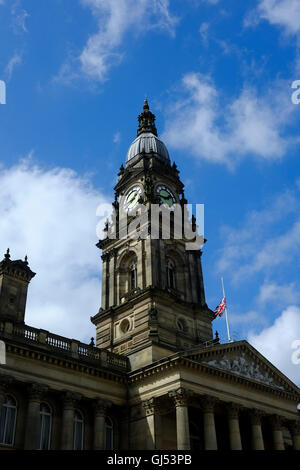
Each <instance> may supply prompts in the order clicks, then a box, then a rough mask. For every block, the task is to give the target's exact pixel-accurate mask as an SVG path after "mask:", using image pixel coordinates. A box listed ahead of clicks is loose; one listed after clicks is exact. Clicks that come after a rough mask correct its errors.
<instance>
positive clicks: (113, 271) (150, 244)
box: [91, 99, 213, 369]
mask: <svg viewBox="0 0 300 470" xmlns="http://www.w3.org/2000/svg"><path fill="white" fill-rule="evenodd" d="M138 120H139V125H138V130H137V138H136V139H135V140H134V141H133V142H132V144H131V145H130V147H129V150H128V153H127V158H126V166H125V168H124V166H123V165H122V166H121V168H120V172H119V174H118V183H117V185H116V186H115V201H114V203H113V206H114V208H115V209H116V211H117V214H118V216H117V218H116V220H115V226H114V230H115V235H116V236H115V238H113V237H108V236H106V237H104V239H103V240H100V241H99V243H98V244H97V246H98V247H99V248H100V249H101V250H102V260H103V270H102V306H101V308H100V310H99V312H98V313H97V314H96V315H95V316H94V317H93V318H92V319H91V320H92V322H93V323H94V324H95V325H96V328H97V340H96V343H97V346H98V347H100V348H107V349H109V350H111V351H113V352H116V353H119V354H124V355H127V356H128V357H129V360H130V362H131V367H132V368H133V369H136V368H139V367H142V366H144V365H146V364H150V363H152V362H154V361H156V360H158V359H161V358H163V357H165V356H170V355H171V354H172V353H175V352H176V351H182V350H187V349H191V348H192V347H194V346H197V345H200V344H201V343H203V342H205V341H209V340H211V339H212V327H211V321H212V318H213V313H212V312H211V310H209V308H208V307H207V305H206V302H205V294H204V285H203V276H202V268H201V254H202V253H201V251H200V249H199V250H191V251H189V250H187V249H186V243H185V240H184V238H183V237H182V238H178V237H174V217H173V218H172V208H173V207H174V206H176V205H178V207H179V206H180V207H182V209H183V208H184V205H185V204H186V203H187V200H186V199H185V197H184V189H183V188H184V185H183V183H182V182H181V181H180V178H179V171H178V169H177V166H176V164H175V163H173V165H171V161H170V157H169V153H168V150H167V148H166V146H165V145H164V143H163V142H162V141H161V140H160V139H159V138H158V137H157V130H156V127H155V116H154V115H153V114H152V113H151V111H150V109H149V106H148V102H147V99H145V103H144V108H143V111H142V113H141V114H140V115H139V116H138ZM141 204H143V207H147V208H148V209H149V211H150V210H151V209H150V208H151V207H153V206H151V205H153V204H156V205H157V204H160V205H161V206H163V207H164V210H169V211H170V220H171V236H170V237H168V238H166V237H164V236H161V232H162V230H161V226H160V230H159V234H160V236H158V237H155V238H154V239H153V237H152V236H151V227H150V226H151V218H150V222H148V223H147V224H146V225H147V227H146V236H143V237H142V236H140V237H136V238H133V237H130V236H128V237H122V236H121V228H120V227H121V221H120V217H122V216H119V214H122V211H123V213H124V214H126V216H127V218H126V220H128V221H129V222H130V221H132V220H133V219H134V216H132V215H131V214H132V213H134V209H135V207H137V206H139V205H141ZM136 213H137V212H136ZM173 214H174V211H173ZM172 221H173V231H172ZM192 224H193V226H195V221H194V220H193V222H192ZM144 229H145V227H144ZM108 230H109V226H108V224H107V226H106V229H105V231H106V233H105V235H107V232H108ZM172 234H173V236H172Z"/></svg>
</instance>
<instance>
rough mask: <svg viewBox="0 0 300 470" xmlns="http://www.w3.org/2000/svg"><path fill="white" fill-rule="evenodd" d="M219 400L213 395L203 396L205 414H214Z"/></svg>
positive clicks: (201, 401)
mask: <svg viewBox="0 0 300 470" xmlns="http://www.w3.org/2000/svg"><path fill="white" fill-rule="evenodd" d="M218 401H219V399H218V398H216V397H212V396H211V395H203V396H202V397H201V399H200V403H201V408H202V411H203V412H204V413H212V412H213V411H214V409H215V406H216V403H218Z"/></svg>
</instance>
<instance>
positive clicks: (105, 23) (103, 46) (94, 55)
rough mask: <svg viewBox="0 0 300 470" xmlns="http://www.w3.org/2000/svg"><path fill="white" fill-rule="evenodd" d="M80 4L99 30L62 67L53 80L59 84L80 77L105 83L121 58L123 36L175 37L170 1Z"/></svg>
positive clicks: (99, 0) (90, 0)
mask: <svg viewBox="0 0 300 470" xmlns="http://www.w3.org/2000/svg"><path fill="white" fill-rule="evenodd" d="M81 3H82V4H83V5H84V6H86V7H88V8H90V10H91V12H92V14H93V16H94V18H95V19H96V21H97V25H98V31H97V32H96V33H95V34H91V35H90V37H89V38H88V41H87V43H86V45H85V46H84V48H83V50H82V52H81V53H80V55H79V56H78V57H75V58H74V60H71V61H68V62H67V63H65V64H64V65H63V66H62V68H61V70H60V72H59V74H58V76H57V77H56V79H57V80H60V81H65V82H70V81H73V80H74V79H76V78H82V77H84V78H88V79H90V80H94V81H98V82H103V81H105V80H106V79H107V78H108V72H109V70H110V69H111V68H112V67H113V66H114V65H116V64H118V63H120V61H121V60H122V58H123V55H124V49H125V48H124V41H125V36H126V34H129V33H133V34H135V35H140V34H141V33H145V31H150V30H153V29H161V30H165V31H167V33H168V34H170V35H171V36H174V34H175V25H176V23H177V19H176V18H175V17H174V16H172V14H171V12H170V7H169V0H153V1H151V2H149V1H148V0H118V2H116V1H115V0H81Z"/></svg>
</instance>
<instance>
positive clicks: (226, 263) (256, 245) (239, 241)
mask: <svg viewBox="0 0 300 470" xmlns="http://www.w3.org/2000/svg"><path fill="white" fill-rule="evenodd" d="M299 213H300V198H299V194H298V193H297V192H294V191H286V192H284V193H283V194H280V195H278V196H276V197H274V198H273V201H269V204H268V207H267V208H266V209H262V210H261V211H252V212H250V213H248V214H247V215H246V217H245V221H244V222H243V224H242V225H241V226H240V227H239V228H232V227H223V228H222V231H221V234H222V239H223V248H222V249H221V251H220V253H219V256H218V262H217V270H218V271H219V272H228V271H230V273H231V279H232V280H233V282H235V283H241V282H244V281H245V280H247V279H249V278H250V277H252V276H253V275H254V274H257V273H261V274H264V275H266V274H269V273H270V272H271V273H272V270H274V268H276V267H278V266H281V268H282V267H283V266H286V265H288V264H289V263H292V262H293V260H294V259H299V256H300V218H299ZM288 217H289V219H288V220H287V218H288ZM283 226H285V227H286V228H285V230H283V229H282V227H283ZM275 254H276V255H275Z"/></svg>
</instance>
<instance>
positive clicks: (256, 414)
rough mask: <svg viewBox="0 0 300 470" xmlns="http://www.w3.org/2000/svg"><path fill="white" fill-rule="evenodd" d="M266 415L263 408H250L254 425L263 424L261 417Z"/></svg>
mask: <svg viewBox="0 0 300 470" xmlns="http://www.w3.org/2000/svg"><path fill="white" fill-rule="evenodd" d="M264 415H265V413H264V412H263V411H261V410H257V409H256V408H253V409H252V410H250V419H251V424H252V425H253V426H258V425H260V424H261V418H262V417H263V416H264Z"/></svg>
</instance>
